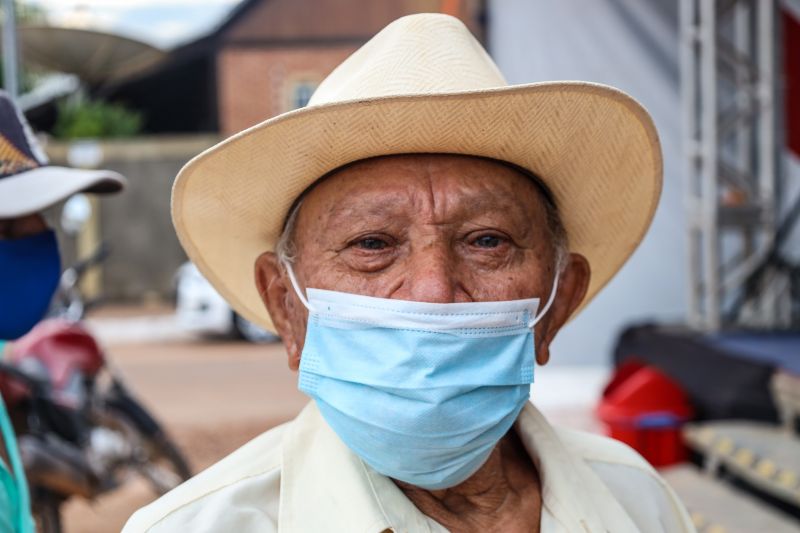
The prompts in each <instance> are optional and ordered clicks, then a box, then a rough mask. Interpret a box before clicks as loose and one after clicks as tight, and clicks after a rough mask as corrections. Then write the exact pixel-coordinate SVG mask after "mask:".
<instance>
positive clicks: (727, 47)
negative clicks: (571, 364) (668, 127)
mask: <svg viewBox="0 0 800 533" xmlns="http://www.w3.org/2000/svg"><path fill="white" fill-rule="evenodd" d="M775 9H776V6H775V3H774V0H755V1H753V0H681V4H680V21H679V24H680V60H681V100H682V105H683V136H684V154H685V159H684V173H685V177H686V184H685V200H686V208H687V213H688V224H687V233H688V235H687V243H688V254H687V257H688V274H689V275H688V278H689V284H688V298H687V301H688V303H689V309H688V320H689V323H690V325H692V326H694V327H696V328H698V329H701V330H706V331H716V330H718V329H720V328H722V327H724V326H727V325H751V326H760V327H775V326H777V325H779V324H780V323H781V322H782V321H783V320H784V317H782V316H780V313H778V312H777V309H778V308H779V305H778V303H779V302H778V301H779V300H780V298H781V297H782V295H781V294H780V291H779V290H778V289H777V284H776V283H774V282H772V281H771V280H770V279H769V278H766V282H764V283H763V284H762V285H763V286H761V287H759V290H758V294H757V295H756V296H755V297H753V296H752V295H751V294H750V293H752V292H753V291H752V287H749V286H747V283H748V279H749V278H750V277H751V275H752V274H753V272H754V271H755V270H756V269H757V268H758V267H759V265H762V264H763V261H764V259H765V257H766V256H767V254H768V253H769V251H770V249H771V246H772V243H773V240H774V237H775V225H776V222H775V209H776V201H775V183H776V179H777V171H778V165H777V161H776V157H777V156H776V140H777V139H778V138H779V136H778V135H777V132H776V126H775V104H774V101H775V73H774V58H775V41H776V35H775V31H774V19H775ZM773 281H774V280H773ZM745 291H749V292H747V294H748V298H747V301H748V304H749V305H748V306H747V307H746V309H745V310H744V311H743V312H741V313H739V314H738V315H737V316H736V317H733V318H732V319H728V320H727V321H726V318H725V316H726V315H725V313H723V310H724V308H725V307H726V306H729V305H731V303H732V302H733V301H735V300H736V299H737V298H740V297H741V295H742V294H745ZM731 320H732V321H733V322H735V324H729V323H728V322H729V321H731Z"/></svg>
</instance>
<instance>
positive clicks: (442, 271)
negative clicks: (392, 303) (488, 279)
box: [397, 243, 457, 303]
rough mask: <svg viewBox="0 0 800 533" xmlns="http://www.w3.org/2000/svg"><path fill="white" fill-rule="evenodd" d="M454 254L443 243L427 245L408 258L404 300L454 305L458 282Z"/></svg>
mask: <svg viewBox="0 0 800 533" xmlns="http://www.w3.org/2000/svg"><path fill="white" fill-rule="evenodd" d="M453 260H454V258H453V254H452V253H451V252H450V250H449V249H448V247H447V246H446V245H445V244H443V243H427V244H425V245H423V246H420V247H418V248H417V249H415V250H413V251H412V253H411V255H410V257H409V258H408V269H407V272H408V274H407V275H408V277H407V278H406V282H405V283H404V284H403V285H404V286H405V288H406V290H405V291H403V293H404V294H403V295H399V294H398V295H397V296H398V297H400V298H402V299H404V300H406V299H407V300H413V301H416V302H429V303H452V302H455V299H456V292H457V281H456V279H455V277H456V276H455V271H456V269H455V265H454V264H453Z"/></svg>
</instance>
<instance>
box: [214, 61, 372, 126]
mask: <svg viewBox="0 0 800 533" xmlns="http://www.w3.org/2000/svg"><path fill="white" fill-rule="evenodd" d="M357 47H358V46H357V45H343V46H336V47H325V48H320V47H308V48H295V47H292V48H274V49H265V48H258V47H245V46H233V47H227V48H225V49H223V50H222V51H221V52H220V53H219V54H218V56H217V84H218V91H219V92H218V102H219V118H220V129H221V130H222V131H221V133H222V134H223V135H226V136H227V135H230V134H232V133H236V132H238V131H241V130H243V129H245V128H247V127H249V126H252V125H254V124H257V123H259V122H261V121H262V120H265V119H267V118H269V117H272V116H275V115H278V114H280V113H283V112H285V111H288V110H290V109H292V108H293V107H294V106H293V102H292V95H293V89H294V88H295V87H296V85H297V84H300V83H309V84H313V85H315V84H317V83H319V82H320V81H322V79H323V78H325V76H327V75H328V74H329V73H330V72H331V71H332V70H333V69H334V68H335V67H336V66H337V65H338V64H339V63H341V62H342V61H344V59H345V58H346V57H347V56H349V55H350V54H352V53H353V52H354V51H355V50H356V48H357Z"/></svg>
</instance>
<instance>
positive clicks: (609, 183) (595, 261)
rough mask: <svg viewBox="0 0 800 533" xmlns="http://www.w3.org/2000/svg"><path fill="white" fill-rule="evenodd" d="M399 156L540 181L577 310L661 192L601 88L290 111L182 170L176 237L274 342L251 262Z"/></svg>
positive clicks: (657, 174) (632, 243) (618, 102)
mask: <svg viewBox="0 0 800 533" xmlns="http://www.w3.org/2000/svg"><path fill="white" fill-rule="evenodd" d="M402 153H451V154H467V155H478V156H485V157H491V158H494V159H500V160H504V161H508V162H511V163H514V164H516V165H519V166H521V167H524V168H526V169H529V170H530V171H532V172H533V173H535V174H536V175H537V176H539V177H540V178H541V179H542V181H543V182H544V184H545V185H546V186H547V187H548V188H549V189H550V191H551V192H552V194H553V197H554V199H555V202H556V205H557V207H558V209H559V213H560V216H561V219H562V221H563V224H564V227H565V229H566V232H567V236H568V239H569V243H570V250H571V251H572V252H576V253H580V254H582V255H584V256H585V257H586V258H587V259H588V261H589V264H590V266H591V270H592V276H591V281H590V284H589V288H588V291H587V294H586V297H585V298H584V300H583V302H582V304H581V306H580V308H579V310H580V309H582V308H583V307H584V306H585V305H586V304H587V303H588V302H589V301H590V300H591V299H592V298H593V297H594V296H595V295H596V294H597V293H598V291H600V289H601V288H602V287H603V286H605V285H606V283H608V281H609V280H610V279H611V278H612V277H613V276H614V274H615V273H616V272H617V271H618V270H619V269H620V268H621V267H622V265H623V264H624V263H625V261H626V260H627V259H628V257H629V256H630V255H631V254H632V253H633V251H634V250H635V249H636V247H637V246H638V244H639V243H640V242H641V240H642V238H643V236H644V234H645V232H646V231H647V229H648V227H649V225H650V222H651V220H652V218H653V215H654V213H655V210H656V206H657V204H658V199H659V196H660V192H661V180H662V160H661V150H660V146H659V141H658V136H657V133H656V130H655V127H654V125H653V122H652V120H651V118H650V116H649V115H648V113H647V112H646V111H645V110H644V108H643V107H642V106H641V105H640V104H639V103H638V102H636V101H635V100H634V99H633V98H631V97H630V96H628V95H626V94H625V93H623V92H621V91H619V90H617V89H614V88H612V87H607V86H604V85H598V84H591V83H585V82H547V83H535V84H529V85H517V86H511V87H502V88H497V89H489V90H480V91H471V92H463V93H454V94H421V95H409V96H388V97H379V98H372V99H367V100H359V101H350V102H343V103H335V104H325V105H319V106H312V107H307V108H304V109H300V110H296V111H292V112H289V113H286V114H283V115H280V116H278V117H275V118H272V119H270V120H267V121H265V122H262V123H261V124H258V125H256V126H253V127H252V128H250V129H247V130H245V131H243V132H241V133H239V134H237V135H235V136H233V137H231V138H229V139H227V140H225V141H223V142H222V143H220V144H218V145H216V146H214V147H212V148H210V149H208V150H206V151H205V152H203V153H202V154H200V155H199V156H197V157H195V158H194V159H192V160H191V161H190V162H189V163H187V164H186V166H185V167H184V168H183V169H182V170H181V172H180V173H179V174H178V177H177V178H176V181H175V184H174V187H173V193H172V216H173V222H174V224H175V228H176V230H177V233H178V237H179V239H180V241H181V244H182V245H183V247H184V249H185V250H186V252H187V253H188V255H189V257H190V258H191V260H192V261H193V262H194V263H195V264H196V265H197V267H198V269H199V270H200V271H201V272H202V273H203V275H205V277H206V278H207V279H208V280H209V281H210V282H211V283H212V284H213V285H214V287H216V289H217V290H218V291H219V292H220V294H221V295H222V296H223V297H224V298H225V299H226V300H227V301H228V302H229V303H230V304H231V306H233V308H234V309H235V310H236V311H237V312H238V313H239V314H241V315H242V316H244V317H245V318H247V319H248V320H250V321H252V322H255V323H257V324H259V325H261V326H263V327H265V328H267V329H269V330H271V331H275V329H274V326H273V325H272V321H271V320H270V317H269V315H268V313H267V311H266V309H265V307H264V305H263V303H262V301H261V299H260V297H259V294H258V291H257V289H256V285H255V280H254V262H255V260H256V258H257V257H258V256H259V255H260V254H261V253H263V252H265V251H272V250H273V249H274V247H275V244H276V242H277V239H278V238H279V236H280V232H281V230H282V226H283V222H284V219H285V217H286V215H287V211H288V209H289V208H290V206H291V205H292V203H293V201H294V200H295V199H296V198H297V197H298V195H300V194H301V193H302V192H303V191H304V190H305V189H306V188H307V187H308V186H309V185H310V184H312V183H313V182H314V181H315V180H316V179H318V178H319V177H320V176H322V175H324V174H326V173H328V172H330V171H331V170H334V169H336V168H338V167H340V166H342V165H344V164H346V163H350V162H352V161H357V160H360V159H365V158H369V157H374V156H378V155H389V154H402ZM576 313H577V311H576Z"/></svg>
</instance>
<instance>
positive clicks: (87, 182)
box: [0, 166, 126, 218]
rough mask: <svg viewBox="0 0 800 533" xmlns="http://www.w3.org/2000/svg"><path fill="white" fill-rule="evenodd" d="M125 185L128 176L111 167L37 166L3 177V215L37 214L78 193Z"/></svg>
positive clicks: (0, 182)
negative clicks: (93, 168)
mask: <svg viewBox="0 0 800 533" xmlns="http://www.w3.org/2000/svg"><path fill="white" fill-rule="evenodd" d="M125 184H126V180H125V178H124V177H123V176H122V175H121V174H118V173H116V172H113V171H111V170H81V169H76V168H66V167H56V166H44V167H38V168H34V169H32V170H27V171H25V172H20V173H19V174H16V175H14V176H9V177H7V178H3V179H0V218H16V217H21V216H25V215H30V214H32V213H37V212H39V211H42V210H44V209H47V208H48V207H50V206H52V205H55V204H57V203H58V202H60V201H61V200H65V199H67V198H69V197H70V196H72V195H73V194H76V193H79V192H92V193H99V194H104V193H114V192H118V191H120V190H122V189H123V188H124V186H125Z"/></svg>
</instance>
